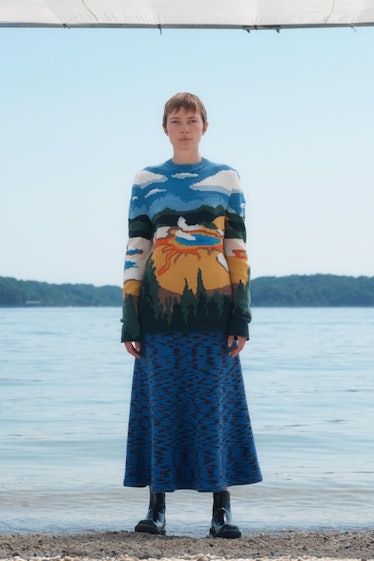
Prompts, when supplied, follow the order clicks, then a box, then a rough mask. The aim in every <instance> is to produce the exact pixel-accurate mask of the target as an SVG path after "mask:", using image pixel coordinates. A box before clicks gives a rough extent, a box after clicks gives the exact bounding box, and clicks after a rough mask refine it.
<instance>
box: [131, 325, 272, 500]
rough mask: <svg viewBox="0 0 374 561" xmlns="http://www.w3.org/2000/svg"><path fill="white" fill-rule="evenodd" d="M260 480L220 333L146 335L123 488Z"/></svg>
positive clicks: (200, 487) (241, 397) (240, 393)
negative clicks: (124, 486)
mask: <svg viewBox="0 0 374 561" xmlns="http://www.w3.org/2000/svg"><path fill="white" fill-rule="evenodd" d="M261 480H262V476H261V471H260V468H259V465H258V461H257V454H256V448H255V443H254V438H253V434H252V429H251V423H250V418H249V414H248V407H247V401H246V396H245V390H244V384H243V376H242V371H241V365H240V360H239V357H236V358H232V357H230V356H229V355H228V349H227V337H226V336H224V335H223V334H211V333H210V334H204V333H194V334H187V335H186V334H172V335H169V334H156V335H145V337H144V341H143V344H142V358H140V359H136V360H135V368H134V377H133V387H132V395H131V406H130V418H129V430H128V440H127V457H126V472H125V479H124V485H126V486H129V487H144V486H147V485H150V486H151V487H152V490H153V491H154V492H156V493H161V492H168V491H175V490H177V489H195V490H197V491H210V492H215V491H222V490H223V489H225V488H226V487H230V486H231V485H246V484H249V483H257V482H258V481H261Z"/></svg>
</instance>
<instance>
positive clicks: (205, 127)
mask: <svg viewBox="0 0 374 561" xmlns="http://www.w3.org/2000/svg"><path fill="white" fill-rule="evenodd" d="M208 126H209V123H208V122H206V123H205V125H204V128H203V134H205V133H206V131H207V130H208Z"/></svg>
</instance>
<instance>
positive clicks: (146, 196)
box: [144, 189, 166, 199]
mask: <svg viewBox="0 0 374 561" xmlns="http://www.w3.org/2000/svg"><path fill="white" fill-rule="evenodd" d="M165 191H166V189H151V190H150V191H149V192H148V193H147V194H146V195H144V198H145V199H148V197H152V196H153V195H157V193H164V192H165Z"/></svg>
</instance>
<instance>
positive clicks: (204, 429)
mask: <svg viewBox="0 0 374 561" xmlns="http://www.w3.org/2000/svg"><path fill="white" fill-rule="evenodd" d="M207 128H208V122H207V115H206V110H205V107H204V105H203V104H202V102H201V100H200V99H199V98H198V97H197V96H195V95H192V94H189V93H180V94H176V95H175V96H173V97H172V98H171V99H169V101H168V102H167V103H166V105H165V110H164V117H163V130H164V132H165V134H166V135H167V136H168V137H169V140H170V142H171V144H172V147H173V157H172V159H170V160H168V161H166V162H165V163H163V164H161V165H158V166H150V167H147V168H145V169H144V170H142V171H141V172H139V173H138V174H137V176H136V178H135V182H134V186H133V189H132V196H131V202H130V211H129V241H128V245H127V253H126V261H125V274H124V290H123V294H124V302H123V319H122V321H123V328H122V342H123V343H124V344H125V347H126V350H127V351H128V352H129V353H130V354H131V355H132V356H134V357H135V367H134V377H133V389H132V397H131V408H130V419H129V433H128V444H127V460H126V473H125V479H124V485H125V486H130V487H144V486H149V488H150V502H149V510H148V513H147V516H146V518H145V519H144V520H141V521H140V522H139V524H138V525H137V526H136V528H135V531H138V532H148V533H154V534H164V533H165V493H166V492H172V491H175V490H177V489H195V490H197V491H202V492H203V491H205V492H212V493H213V516H212V521H211V528H210V534H211V535H212V536H216V537H222V538H238V537H240V535H241V533H240V530H239V529H238V527H237V526H235V525H234V524H232V520H231V511H230V495H229V492H228V490H227V488H228V487H229V486H231V485H244V484H249V483H256V482H258V481H261V480H262V476H261V472H260V468H259V465H258V461H257V455H256V449H255V444H254V439H253V435H252V430H251V424H250V419H249V415H248V408H247V403H246V398H245V393H244V385H243V377H242V372H241V366H240V359H239V356H238V355H239V353H240V351H241V350H242V349H243V347H244V345H245V343H246V341H247V339H248V323H249V322H250V319H251V317H250V311H249V266H248V261H247V256H246V251H245V236H246V234H245V225H244V207H245V201H244V196H243V193H242V191H241V189H240V184H239V178H238V174H237V172H236V171H235V170H234V169H232V168H231V167H229V166H226V165H222V164H216V163H213V162H211V161H209V160H207V159H205V158H202V157H201V155H200V152H199V144H200V140H201V138H202V137H203V135H204V134H205V133H206V131H207Z"/></svg>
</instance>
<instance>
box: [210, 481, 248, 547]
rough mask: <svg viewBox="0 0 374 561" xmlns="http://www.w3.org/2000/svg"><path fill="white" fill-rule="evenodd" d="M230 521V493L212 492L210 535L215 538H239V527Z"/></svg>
mask: <svg viewBox="0 0 374 561" xmlns="http://www.w3.org/2000/svg"><path fill="white" fill-rule="evenodd" d="M231 522H232V519H231V510H230V493H229V492H228V491H220V492H219V493H213V517H212V525H211V528H210V535H211V536H214V537H215V538H229V539H233V538H240V537H241V533H240V530H239V528H238V527H237V526H234V525H233V524H231Z"/></svg>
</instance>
